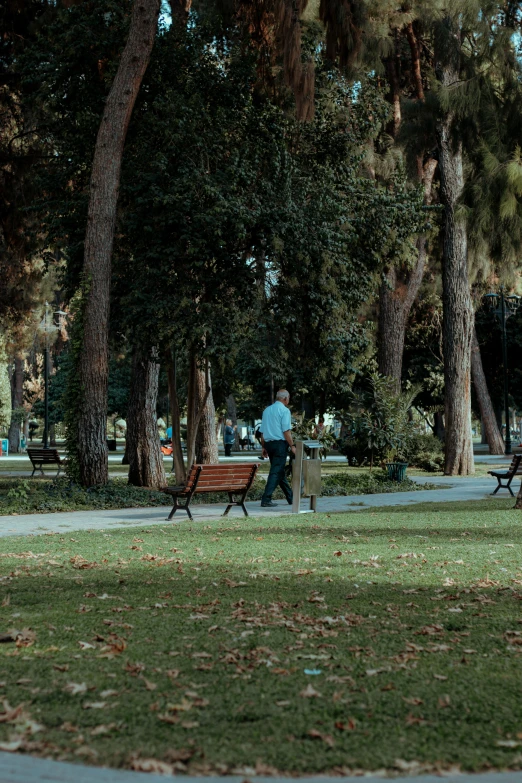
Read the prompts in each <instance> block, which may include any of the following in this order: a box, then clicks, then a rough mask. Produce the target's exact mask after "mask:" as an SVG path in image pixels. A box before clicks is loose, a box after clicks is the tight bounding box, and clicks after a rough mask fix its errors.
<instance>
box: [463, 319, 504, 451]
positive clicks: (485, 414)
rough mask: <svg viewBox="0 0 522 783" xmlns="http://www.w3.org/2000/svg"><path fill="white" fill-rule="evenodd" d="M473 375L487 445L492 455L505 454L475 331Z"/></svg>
mask: <svg viewBox="0 0 522 783" xmlns="http://www.w3.org/2000/svg"><path fill="white" fill-rule="evenodd" d="M471 375H472V378H473V385H474V386H475V391H476V393H477V399H478V404H479V407H480V416H481V419H482V428H483V430H484V434H485V436H486V443H487V444H488V446H489V453H490V454H504V441H503V440H502V434H501V432H500V430H499V428H498V425H497V418H496V416H495V410H494V408H493V403H492V402H491V397H490V396H489V391H488V385H487V383H486V376H485V375H484V368H483V367H482V358H481V356H480V347H479V344H478V340H477V334H476V332H475V330H473V337H472V342H471Z"/></svg>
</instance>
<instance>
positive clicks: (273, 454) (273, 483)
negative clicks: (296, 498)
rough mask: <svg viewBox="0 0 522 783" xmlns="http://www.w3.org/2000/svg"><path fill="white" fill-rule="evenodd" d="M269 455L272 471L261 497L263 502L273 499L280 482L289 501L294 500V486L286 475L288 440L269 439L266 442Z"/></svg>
mask: <svg viewBox="0 0 522 783" xmlns="http://www.w3.org/2000/svg"><path fill="white" fill-rule="evenodd" d="M265 449H266V450H267V453H268V457H269V459H270V473H269V474H268V478H267V480H266V487H265V491H264V492H263V497H262V498H261V503H269V502H270V501H271V500H272V494H273V492H274V491H275V488H276V487H277V485H278V484H279V486H280V487H281V489H282V490H283V494H284V496H285V498H286V499H287V501H288V503H291V502H292V488H291V487H290V484H289V483H288V479H287V478H286V476H285V466H286V458H287V456H288V443H287V442H286V440H269V441H267V442H266V443H265Z"/></svg>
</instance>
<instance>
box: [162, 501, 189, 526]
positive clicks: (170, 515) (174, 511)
mask: <svg viewBox="0 0 522 783" xmlns="http://www.w3.org/2000/svg"><path fill="white" fill-rule="evenodd" d="M191 499H192V495H189V496H188V498H187V501H186V503H185V505H184V506H183V505H182V504H181V503H178V497H177V495H175V496H174V505H173V506H172V511H171V512H170V514H169V515H168V517H167V520H166V521H167V522H170V520H171V519H172V517H173V516H174V514H175V513H176V511H177V510H178V509H179V510H180V511H186V512H187V514H188V518H189V519H190V521H191V522H193V521H194V518H193V516H192V514H191V513H190V508H189V504H190V501H191Z"/></svg>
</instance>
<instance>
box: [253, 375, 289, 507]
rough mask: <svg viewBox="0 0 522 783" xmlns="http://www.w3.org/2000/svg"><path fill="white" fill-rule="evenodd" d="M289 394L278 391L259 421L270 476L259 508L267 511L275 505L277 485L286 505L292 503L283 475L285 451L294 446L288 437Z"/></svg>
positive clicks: (283, 390) (282, 390)
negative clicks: (273, 496) (274, 494)
mask: <svg viewBox="0 0 522 783" xmlns="http://www.w3.org/2000/svg"><path fill="white" fill-rule="evenodd" d="M289 402H290V395H289V393H288V392H287V391H286V389H280V390H279V391H278V392H277V394H276V401H275V402H274V404H273V405H269V406H268V408H265V410H264V411H263V419H262V421H261V427H260V431H261V445H262V447H263V457H268V458H269V459H270V473H269V474H268V478H267V480H266V487H265V491H264V492H263V497H262V498H261V506H262V507H263V508H270V507H272V506H277V503H274V502H273V500H272V493H273V492H274V490H275V488H276V487H277V485H278V484H279V486H280V487H281V489H282V490H283V493H284V496H285V498H286V500H287V503H290V504H291V503H292V489H291V487H290V484H289V483H288V479H287V478H286V476H285V465H286V458H287V456H288V449H289V448H290V449H292V450H293V451H294V454H295V446H294V441H293V438H292V419H291V417H290V411H289V409H288V404H289Z"/></svg>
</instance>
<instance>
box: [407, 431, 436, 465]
mask: <svg viewBox="0 0 522 783" xmlns="http://www.w3.org/2000/svg"><path fill="white" fill-rule="evenodd" d="M403 451H404V459H405V462H408V463H409V465H411V466H412V467H415V468H420V469H421V470H427V471H430V472H434V471H437V470H442V469H443V467H444V446H443V444H442V441H440V440H439V438H437V437H435V435H432V434H431V433H425V432H413V433H412V434H411V435H410V436H409V438H408V439H407V441H406V443H405V444H404V449H403Z"/></svg>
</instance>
